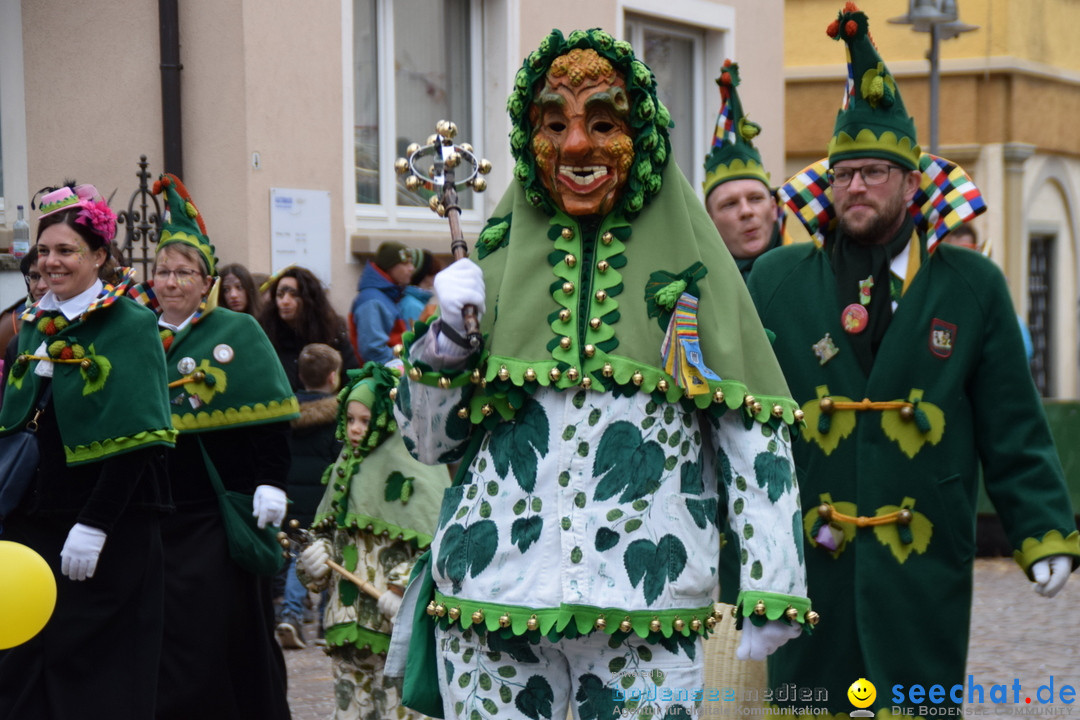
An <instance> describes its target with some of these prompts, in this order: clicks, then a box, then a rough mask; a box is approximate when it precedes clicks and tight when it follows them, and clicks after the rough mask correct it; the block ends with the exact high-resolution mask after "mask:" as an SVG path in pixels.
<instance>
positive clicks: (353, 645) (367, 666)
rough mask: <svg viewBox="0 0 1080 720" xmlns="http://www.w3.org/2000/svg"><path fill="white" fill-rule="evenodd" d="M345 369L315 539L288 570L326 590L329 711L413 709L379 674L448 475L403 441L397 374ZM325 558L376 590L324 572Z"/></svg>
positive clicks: (349, 715)
mask: <svg viewBox="0 0 1080 720" xmlns="http://www.w3.org/2000/svg"><path fill="white" fill-rule="evenodd" d="M349 376H350V377H349V380H348V381H347V383H346V386H345V387H344V388H343V389H342V391H341V393H339V395H338V399H339V400H340V408H339V410H338V426H337V428H338V437H339V438H340V439H342V440H345V441H346V444H345V447H344V449H343V450H342V452H341V454H340V455H339V456H338V459H337V461H336V462H335V463H334V464H333V465H332V466H331V467H330V468H328V469H327V471H326V474H325V475H324V477H323V482H324V483H326V491H325V494H324V495H323V498H322V502H321V503H320V504H319V508H318V510H317V511H316V513H315V524H314V526H313V528H312V533H313V534H314V535H315V541H314V542H313V543H312V544H311V545H310V546H309V547H308V548H307V549H305V550H304V551H303V552H302V553H301V554H300V559H299V562H298V563H297V575H298V576H299V578H300V580H301V581H303V583H304V584H305V585H306V586H307V587H308V588H309V589H311V590H313V591H316V592H317V591H320V590H322V589H324V588H327V587H329V590H330V598H329V602H328V603H327V607H326V613H325V616H324V618H323V624H324V626H325V628H326V645H327V648H326V652H327V653H328V654H329V655H330V657H331V658H332V660H333V667H334V697H335V710H334V718H335V719H336V720H356V719H358V718H366V717H386V718H390V717H393V718H420V717H422V716H421V715H419V714H417V713H415V712H413V711H410V710H406V709H405V708H404V707H400V708H399V701H400V682H401V681H400V679H395V680H389V679H384V677H383V666H384V665H385V662H386V651H387V649H388V648H389V645H390V632H391V629H392V624H393V621H394V617H395V615H396V614H397V610H398V607H399V606H400V604H401V596H400V594H399V592H400V591H401V590H403V589H404V587H405V585H406V584H407V583H408V580H409V573H410V572H411V571H412V565H413V563H414V562H415V560H416V558H417V557H418V556H419V555H420V553H421V552H422V551H423V550H424V548H426V547H427V546H428V545H429V544H430V543H431V537H432V535H433V533H434V532H435V525H436V522H437V519H438V514H439V508H440V506H441V504H442V497H443V492H444V491H445V490H446V488H447V487H449V485H450V477H449V474H448V473H447V471H446V468H445V467H442V466H429V465H424V464H422V463H420V462H418V461H417V460H415V459H414V458H413V457H412V456H411V455H410V454H409V452H408V451H407V450H406V449H405V445H404V443H403V442H402V441H401V438H400V436H399V435H398V433H397V423H396V422H395V421H394V415H393V407H392V406H393V401H392V400H391V390H392V389H394V388H396V387H397V374H396V373H395V372H394V371H393V370H390V369H388V368H386V367H384V366H382V365H379V364H378V363H374V362H369V363H367V364H366V365H365V366H364V367H363V368H362V369H360V370H359V371H355V370H354V371H350V372H349ZM328 560H333V561H334V562H336V563H338V564H339V565H342V566H344V568H345V569H346V570H348V571H349V572H351V573H352V574H354V575H357V576H359V577H360V578H361V579H362V580H365V581H367V583H369V584H370V585H371V586H374V591H375V592H376V593H380V597H378V599H376V598H375V597H374V596H373V595H372V594H369V593H368V592H365V591H364V590H361V589H360V588H359V587H357V585H355V584H354V583H353V582H351V581H350V580H348V579H346V578H345V577H343V576H341V575H340V574H337V573H332V572H331V568H330V567H329V566H328V565H327V564H326V563H327V561H328ZM395 589H397V590H398V592H395Z"/></svg>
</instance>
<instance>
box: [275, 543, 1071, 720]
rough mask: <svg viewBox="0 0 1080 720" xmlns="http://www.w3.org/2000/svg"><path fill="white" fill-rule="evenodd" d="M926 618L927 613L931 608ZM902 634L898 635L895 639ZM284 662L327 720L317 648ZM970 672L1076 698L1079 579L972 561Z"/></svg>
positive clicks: (326, 682) (986, 684)
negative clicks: (1051, 584) (1056, 585)
mask: <svg viewBox="0 0 1080 720" xmlns="http://www.w3.org/2000/svg"><path fill="white" fill-rule="evenodd" d="M929 611H931V612H932V611H933V605H932V604H931V606H930V610H929ZM897 620H898V622H899V623H910V624H912V625H917V624H918V615H917V614H915V613H913V614H912V615H911V616H910V617H907V618H898V619H897ZM307 629H308V631H309V632H308V635H309V636H311V635H312V634H313V632H314V626H313V625H308V626H307ZM902 632H903V630H902V629H898V635H899V634H902ZM901 641H902V640H900V639H898V642H901ZM285 659H286V662H287V663H288V666H289V701H290V704H291V706H292V712H293V718H294V720H326V719H327V718H329V717H330V715H331V712H332V709H333V689H332V684H331V675H330V663H329V660H328V658H327V657H326V655H325V654H324V653H323V651H322V648H317V647H314V646H309V647H308V648H307V649H305V650H288V651H286V652H285ZM968 673H969V674H970V675H972V676H973V682H975V683H977V684H979V685H982V687H983V688H984V689H985V691H986V693H987V698H986V699H987V703H989V692H990V688H991V686H992V685H995V684H1001V685H1006V686H1008V687H1009V688H1010V689H1009V699H1010V700H1011V699H1012V690H1011V688H1012V684H1013V680H1014V679H1018V680H1019V681H1020V687H1021V688H1022V689H1023V692H1022V694H1021V697H1020V704H1021V705H1024V699H1025V696H1030V697H1031V698H1032V703H1033V704H1036V705H1037V703H1036V699H1035V697H1034V693H1035V691H1036V690H1037V689H1038V688H1039V686H1042V685H1047V684H1049V682H1050V677H1051V676H1053V678H1054V692H1055V695H1056V694H1057V693H1058V692H1059V691H1060V689H1061V687H1062V686H1063V685H1071V686H1073V687H1074V688H1076V689H1077V690H1078V694H1080V577H1077V576H1074V577H1072V578H1070V579H1069V583H1068V584H1067V585H1066V586H1065V589H1064V590H1063V591H1062V592H1061V593H1060V594H1059V595H1058V596H1057V597H1055V598H1053V599H1052V600H1047V599H1046V598H1043V597H1041V596H1038V595H1036V594H1035V592H1034V590H1032V585H1031V583H1030V582H1028V581H1027V579H1026V578H1024V576H1023V575H1022V574H1021V573H1020V570H1019V568H1018V567H1017V566H1016V564H1015V563H1014V562H1013V561H1012V560H1011V559H1008V558H986V559H979V560H976V561H975V600H974V612H973V619H972V633H971V650H970V652H969V654H968ZM878 692H879V693H880V692H882V689H881V688H879V689H878ZM1044 692H1045V691H1044ZM966 700H967V697H966V691H965V702H966ZM1051 707H1052V708H1056V709H1058V710H1059V711H1062V710H1069V709H1072V708H1073V707H1075V706H1072V705H1062V704H1061V703H1059V702H1055V703H1054V705H1053V706H1047V708H1044V709H1050V708H1051ZM984 709H985V711H986V714H988V715H994V714H1001V712H1002V711H1004V710H1005V709H1004V708H996V707H992V706H989V705H987V706H986V707H985V708H984ZM1010 709H1011V708H1010ZM1026 709H1038V708H1030V706H1029V708H1026ZM1069 715H1072V716H1078V717H1080V709H1077V710H1076V711H1075V712H1072V713H1068V714H1067V715H1066V716H1069Z"/></svg>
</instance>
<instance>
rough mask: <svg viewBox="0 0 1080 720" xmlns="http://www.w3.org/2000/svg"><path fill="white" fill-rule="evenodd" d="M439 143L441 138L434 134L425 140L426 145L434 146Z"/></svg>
mask: <svg viewBox="0 0 1080 720" xmlns="http://www.w3.org/2000/svg"><path fill="white" fill-rule="evenodd" d="M438 141H439V136H438V135H434V134H432V135H428V136H427V137H426V138H425V139H424V144H425V145H434V144H435V143H437V142H438Z"/></svg>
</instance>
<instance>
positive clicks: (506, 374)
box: [499, 365, 510, 380]
mask: <svg viewBox="0 0 1080 720" xmlns="http://www.w3.org/2000/svg"><path fill="white" fill-rule="evenodd" d="M499 379H500V380H509V379H510V369H509V368H507V367H506V366H505V365H503V366H501V367H500V368H499Z"/></svg>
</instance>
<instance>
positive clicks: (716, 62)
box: [616, 0, 735, 193]
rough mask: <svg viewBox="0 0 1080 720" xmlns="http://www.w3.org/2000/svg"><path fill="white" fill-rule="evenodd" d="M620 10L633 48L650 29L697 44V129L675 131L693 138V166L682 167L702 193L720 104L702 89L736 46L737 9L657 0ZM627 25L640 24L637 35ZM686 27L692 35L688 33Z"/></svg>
mask: <svg viewBox="0 0 1080 720" xmlns="http://www.w3.org/2000/svg"><path fill="white" fill-rule="evenodd" d="M618 8H619V11H618V14H617V27H616V35H617V36H619V37H621V38H624V39H626V40H627V41H628V42H629V43H630V44H631V45H633V46H634V48H635V50H637V49H638V48H643V47H644V42H643V40H644V38H643V33H644V31H645V30H646V29H655V30H657V31H659V32H663V33H668V34H671V35H679V36H681V37H686V38H688V39H692V40H693V42H694V50H693V55H694V67H693V68H692V72H691V74H692V80H691V81H692V82H693V87H694V88H696V89H698V91H696V92H693V93H691V97H692V98H693V108H692V113H693V121H692V124H693V127H690V128H686V129H683V128H676V130H675V131H676V132H679V133H683V132H689V133H691V135H692V137H693V144H692V147H693V150H692V153H691V157H692V159H693V160H694V162H693V164H692V165H691V167H680V169H681V170H682V171H683V173H684V174H685V175H686V176H687V179H689V180H690V184H691V186H692V187H694V188H695V189H697V190H698V191H699V193H700V188H701V184H702V183H703V182H704V180H705V169H704V159H705V155H706V153H707V152H708V148H709V141H710V138H711V136H712V130H713V127H714V126H715V124H716V112H717V110H718V109H719V106H720V97H719V94H718V93H713V94H712V95H709V94H708V93H706V92H704V90H703V89H704V88H707V87H710V86H711V83H709V82H708V81H707V79H708V78H710V77H712V75H710V74H709V73H710V72H711V73H714V74H715V73H716V72H718V71H719V68H720V66H721V64H723V62H724V58H725V57H727V56H729V55H730V54H731V50H732V49H733V48H734V45H733V38H734V33H735V8H733V7H732V6H730V5H723V4H719V3H714V2H708V0H665V2H664V3H662V4H661V3H656V2H655V1H654V0H619V2H618ZM628 22H632V23H633V24H634V25H635V26H636V32H635V33H634V37H629V36H628V35H627V33H626V26H627V24H628ZM688 29H692V31H691V32H687V30H688Z"/></svg>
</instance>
